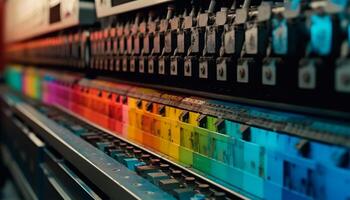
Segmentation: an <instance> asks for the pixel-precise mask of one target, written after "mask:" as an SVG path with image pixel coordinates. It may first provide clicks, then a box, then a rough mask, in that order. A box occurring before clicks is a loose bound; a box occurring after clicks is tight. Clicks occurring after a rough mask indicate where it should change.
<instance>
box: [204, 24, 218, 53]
mask: <svg viewBox="0 0 350 200" xmlns="http://www.w3.org/2000/svg"><path fill="white" fill-rule="evenodd" d="M206 46H207V52H208V53H216V48H215V47H216V31H215V29H214V27H212V26H209V27H207V45H206Z"/></svg>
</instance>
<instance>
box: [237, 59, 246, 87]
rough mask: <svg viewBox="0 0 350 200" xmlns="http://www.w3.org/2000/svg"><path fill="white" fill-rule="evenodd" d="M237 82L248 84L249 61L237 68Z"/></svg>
mask: <svg viewBox="0 0 350 200" xmlns="http://www.w3.org/2000/svg"><path fill="white" fill-rule="evenodd" d="M237 82H239V83H248V82H249V67H248V61H246V60H245V61H244V62H243V63H241V64H238V66H237Z"/></svg>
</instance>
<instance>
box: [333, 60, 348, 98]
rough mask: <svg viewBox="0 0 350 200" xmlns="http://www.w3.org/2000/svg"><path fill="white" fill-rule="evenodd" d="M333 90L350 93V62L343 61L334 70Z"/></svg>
mask: <svg viewBox="0 0 350 200" xmlns="http://www.w3.org/2000/svg"><path fill="white" fill-rule="evenodd" d="M335 90H336V91H338V92H346V93H350V60H346V61H344V62H343V63H342V64H341V65H340V66H339V67H337V68H336V71H335Z"/></svg>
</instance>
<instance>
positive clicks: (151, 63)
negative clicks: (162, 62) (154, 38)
mask: <svg viewBox="0 0 350 200" xmlns="http://www.w3.org/2000/svg"><path fill="white" fill-rule="evenodd" d="M148 73H149V74H153V73H154V60H153V59H149V60H148Z"/></svg>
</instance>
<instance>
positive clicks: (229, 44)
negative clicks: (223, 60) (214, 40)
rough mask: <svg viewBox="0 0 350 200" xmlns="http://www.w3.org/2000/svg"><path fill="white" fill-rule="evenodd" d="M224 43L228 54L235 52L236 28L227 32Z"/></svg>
mask: <svg viewBox="0 0 350 200" xmlns="http://www.w3.org/2000/svg"><path fill="white" fill-rule="evenodd" d="M224 45H225V53H227V54H234V53H235V31H234V30H229V31H227V32H225V35H224Z"/></svg>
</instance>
